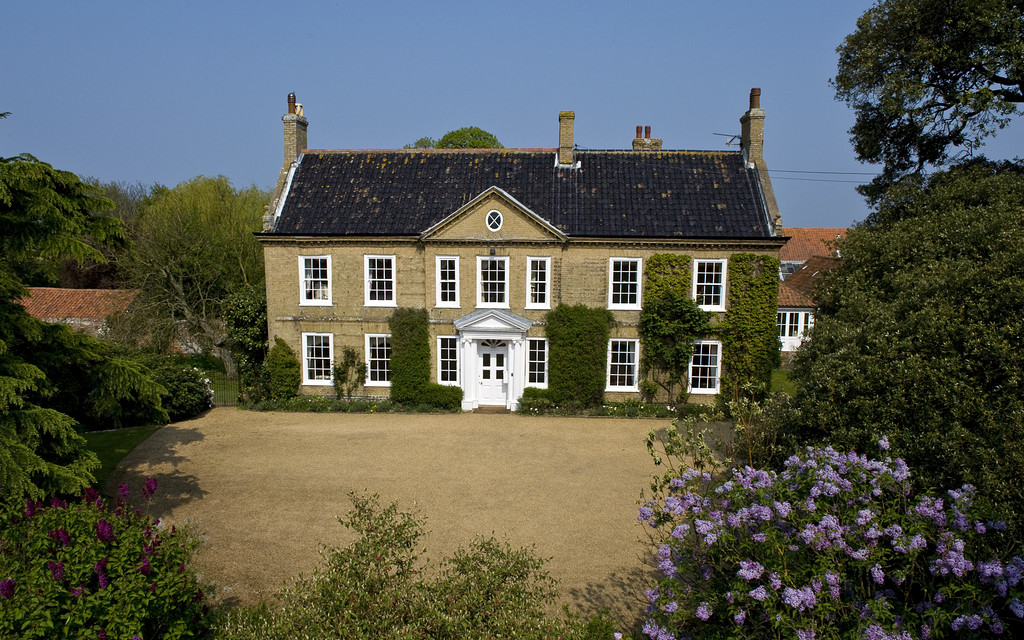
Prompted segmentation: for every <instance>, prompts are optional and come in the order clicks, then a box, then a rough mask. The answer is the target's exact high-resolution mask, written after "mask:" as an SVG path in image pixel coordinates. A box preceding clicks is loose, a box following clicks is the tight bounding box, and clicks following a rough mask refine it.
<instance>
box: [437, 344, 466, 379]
mask: <svg viewBox="0 0 1024 640" xmlns="http://www.w3.org/2000/svg"><path fill="white" fill-rule="evenodd" d="M446 340H452V341H454V342H455V356H454V358H453V359H454V361H455V379H454V380H444V379H443V378H442V377H441V372H442V371H443V363H444V357H443V356H444V354H443V351H442V349H443V344H444V341H446ZM460 373H461V372H460V367H459V337H458V336H437V383H438V384H446V385H451V386H453V387H457V386H459V384H460V383H461V382H462V376H461V375H460Z"/></svg>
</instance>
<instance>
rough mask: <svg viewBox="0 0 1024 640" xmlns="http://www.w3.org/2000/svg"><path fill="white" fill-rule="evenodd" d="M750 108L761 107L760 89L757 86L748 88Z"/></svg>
mask: <svg viewBox="0 0 1024 640" xmlns="http://www.w3.org/2000/svg"><path fill="white" fill-rule="evenodd" d="M750 108H751V109H760V108H761V89H760V88H759V87H754V88H753V89H751V90H750Z"/></svg>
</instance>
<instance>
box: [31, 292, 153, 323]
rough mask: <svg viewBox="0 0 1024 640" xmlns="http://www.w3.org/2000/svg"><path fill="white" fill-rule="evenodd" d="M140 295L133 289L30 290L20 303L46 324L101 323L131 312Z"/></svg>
mask: <svg viewBox="0 0 1024 640" xmlns="http://www.w3.org/2000/svg"><path fill="white" fill-rule="evenodd" d="M137 295H139V292H138V291H134V290H130V289H57V288H53V287H29V295H28V297H26V298H22V299H21V304H22V305H23V306H24V307H25V310H26V311H28V312H29V314H30V315H31V316H32V317H34V318H37V319H39V320H43V321H45V322H65V321H70V320H79V321H83V320H93V321H97V322H102V321H103V320H106V319H107V317H108V316H110V315H112V314H114V313H121V312H124V311H125V310H126V309H128V305H130V304H131V303H132V302H133V301H134V300H135V297H136V296H137Z"/></svg>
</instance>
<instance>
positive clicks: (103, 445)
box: [85, 425, 160, 487]
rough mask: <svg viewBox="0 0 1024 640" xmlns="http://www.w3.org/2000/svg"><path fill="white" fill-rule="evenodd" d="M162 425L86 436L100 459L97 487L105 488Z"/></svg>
mask: <svg viewBox="0 0 1024 640" xmlns="http://www.w3.org/2000/svg"><path fill="white" fill-rule="evenodd" d="M159 429H160V425H151V426H148V427H131V428H128V429H114V430H112V431H96V432H93V433H86V434H85V442H86V444H87V446H88V447H89V449H90V450H92V451H93V452H95V453H96V456H97V457H98V458H99V459H100V468H99V470H98V471H97V472H96V474H95V475H96V486H97V487H103V484H104V483H105V482H106V481H107V476H109V475H110V472H111V471H113V470H114V468H115V467H117V463H119V462H121V458H124V457H125V456H126V455H128V454H129V453H130V452H131V450H132V449H134V448H135V447H137V446H138V445H139V443H141V442H142V441H143V440H145V439H146V438H148V437H149V436H151V435H153V434H154V433H156V432H157V430H159Z"/></svg>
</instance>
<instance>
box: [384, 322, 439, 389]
mask: <svg viewBox="0 0 1024 640" xmlns="http://www.w3.org/2000/svg"><path fill="white" fill-rule="evenodd" d="M388 330H389V331H390V332H391V362H390V363H389V368H390V372H391V399H392V400H393V401H394V402H421V401H423V387H424V386H425V385H426V384H427V383H428V382H430V325H429V321H428V319H427V311H426V309H406V308H399V309H395V312H394V313H393V314H392V315H391V319H390V320H388Z"/></svg>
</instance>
